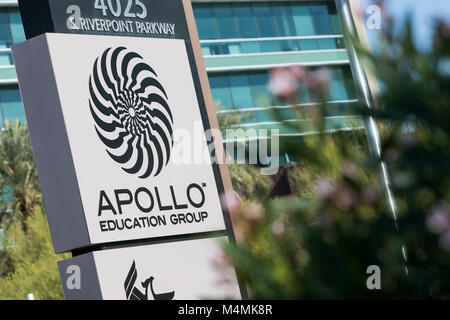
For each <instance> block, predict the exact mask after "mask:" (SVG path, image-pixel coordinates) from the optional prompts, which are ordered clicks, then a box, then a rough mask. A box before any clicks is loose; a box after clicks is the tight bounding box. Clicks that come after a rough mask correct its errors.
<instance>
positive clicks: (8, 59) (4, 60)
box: [0, 50, 14, 66]
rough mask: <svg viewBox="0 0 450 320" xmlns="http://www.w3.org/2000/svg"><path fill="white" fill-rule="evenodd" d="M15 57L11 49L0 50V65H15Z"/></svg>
mask: <svg viewBox="0 0 450 320" xmlns="http://www.w3.org/2000/svg"><path fill="white" fill-rule="evenodd" d="M13 64H14V62H13V58H12V55H11V51H9V50H8V51H3V52H2V51H0V65H1V66H8V65H13Z"/></svg>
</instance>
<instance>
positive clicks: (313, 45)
mask: <svg viewBox="0 0 450 320" xmlns="http://www.w3.org/2000/svg"><path fill="white" fill-rule="evenodd" d="M300 48H301V49H302V50H303V51H305V50H317V49H319V46H318V45H317V41H316V40H315V39H302V40H300Z"/></svg>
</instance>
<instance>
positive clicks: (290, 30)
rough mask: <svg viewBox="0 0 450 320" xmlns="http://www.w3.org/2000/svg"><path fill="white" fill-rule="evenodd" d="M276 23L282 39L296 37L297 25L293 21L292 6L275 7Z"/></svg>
mask: <svg viewBox="0 0 450 320" xmlns="http://www.w3.org/2000/svg"><path fill="white" fill-rule="evenodd" d="M272 8H273V12H274V14H275V21H276V22H277V26H278V32H279V34H280V36H281V37H290V36H296V35H297V32H296V30H295V24H294V20H293V18H292V17H293V13H292V7H291V6H290V5H288V4H287V5H286V4H285V5H273V6H272Z"/></svg>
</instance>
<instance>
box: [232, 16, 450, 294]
mask: <svg viewBox="0 0 450 320" xmlns="http://www.w3.org/2000/svg"><path fill="white" fill-rule="evenodd" d="M449 30H450V27H449V25H448V24H446V23H444V22H442V21H441V22H438V23H437V24H436V32H435V35H434V46H433V48H432V50H431V51H430V52H420V51H419V50H417V49H416V47H415V45H414V42H413V37H412V31H411V27H410V24H407V25H406V27H405V28H404V32H403V33H402V34H400V35H396V34H394V33H393V31H392V30H391V29H388V32H389V33H388V34H387V36H386V48H385V50H384V52H383V53H382V54H379V55H377V56H372V55H371V54H370V53H368V52H364V51H361V52H360V54H361V55H362V56H363V57H364V61H365V63H366V65H368V66H370V67H371V69H372V71H373V72H374V73H375V75H376V76H377V77H378V79H379V81H380V82H381V83H382V85H383V88H384V90H383V92H382V94H381V97H380V101H381V105H382V108H381V109H378V110H367V109H364V108H363V107H358V108H355V112H357V113H358V114H359V115H361V116H368V115H370V116H373V117H375V118H376V119H377V120H378V121H379V122H386V123H387V125H388V130H386V132H384V137H383V146H382V149H383V154H382V159H383V160H384V161H385V162H386V163H387V164H388V165H389V169H390V172H391V177H392V188H393V191H394V196H395V199H396V202H397V206H398V208H397V211H398V212H397V215H398V226H399V229H397V228H396V225H395V223H394V220H393V218H392V215H391V212H390V210H389V209H388V207H387V205H386V200H387V199H386V198H385V197H384V196H383V193H382V192H381V190H380V188H379V186H378V185H377V183H375V179H374V177H375V172H376V168H377V166H378V163H377V162H376V161H374V160H373V159H371V158H370V157H369V150H368V147H367V144H366V143H365V142H364V140H361V139H359V138H355V135H358V134H357V133H355V132H350V133H340V134H337V135H333V137H332V139H330V136H329V135H327V134H325V133H324V131H323V128H324V127H323V117H324V116H326V114H327V105H326V104H322V105H321V106H318V107H317V109H316V112H315V114H314V115H313V116H312V117H311V122H312V123H314V125H315V126H316V129H317V131H318V132H322V134H318V135H314V136H310V137H308V138H307V139H305V141H304V143H302V144H298V143H292V141H291V140H287V141H286V144H285V146H284V147H285V148H286V149H287V150H288V152H290V153H292V154H294V155H295V156H296V158H297V159H300V162H301V166H300V172H299V173H298V181H299V182H300V184H304V185H305V186H306V187H307V188H306V190H305V189H304V191H303V192H302V191H301V194H300V195H299V196H291V197H287V198H282V199H274V200H266V201H263V202H261V203H259V204H256V205H255V204H252V205H251V206H249V205H248V204H245V203H243V204H238V203H236V204H235V206H234V208H233V210H232V212H235V215H236V219H239V220H240V221H241V222H240V224H241V230H244V231H245V232H246V237H247V241H246V243H240V244H237V245H234V244H230V245H227V246H226V247H225V250H226V252H227V253H228V254H229V255H230V257H231V260H232V261H234V263H235V266H236V269H237V271H238V273H239V274H240V275H241V276H242V277H243V279H244V280H245V281H246V283H247V285H248V288H249V291H250V296H251V297H252V298H265V299H287V298H289V299H299V298H301V299H346V298H357V299H395V298H401V299H418V298H428V299H430V298H431V299H450V275H449V273H448V270H449V268H450V153H449V150H450V132H449V130H448V129H449V128H450V72H448V61H449V60H450V31H449ZM286 72H287V73H290V74H291V75H290V77H289V78H290V79H295V81H301V82H304V83H305V84H306V85H307V86H308V87H309V89H310V91H311V92H312V93H313V94H316V96H318V97H320V96H321V92H323V90H321V87H322V86H323V85H326V81H323V79H318V78H317V77H315V76H314V74H311V73H310V72H308V70H305V69H302V68H297V67H292V68H288V69H284V70H283V73H284V74H286ZM276 77H277V75H274V78H275V81H276ZM273 87H275V88H277V89H280V86H276V85H275V86H273ZM289 87H295V84H294V85H290V86H289ZM279 93H283V92H282V90H281V91H280V92H279ZM280 97H281V98H289V95H285V96H283V95H282V94H280ZM291 98H292V97H291ZM285 125H287V126H295V125H296V124H295V123H294V122H292V123H286V124H285ZM297 129H299V128H297ZM358 141H359V142H358ZM324 147H326V148H327V149H328V150H327V152H328V153H329V154H328V155H326V156H323V152H324ZM405 258H406V259H405ZM405 260H406V262H405ZM370 266H375V267H379V268H380V272H381V289H380V290H370V288H369V287H368V286H367V283H368V280H369V278H370V277H371V276H372V274H370V272H369V273H368V272H367V270H372V269H369V267H370ZM374 287H377V286H374Z"/></svg>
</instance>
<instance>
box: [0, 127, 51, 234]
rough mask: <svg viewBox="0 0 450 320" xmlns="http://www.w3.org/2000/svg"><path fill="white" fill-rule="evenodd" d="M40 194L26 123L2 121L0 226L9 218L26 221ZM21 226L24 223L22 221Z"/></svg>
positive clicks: (9, 219)
mask: <svg viewBox="0 0 450 320" xmlns="http://www.w3.org/2000/svg"><path fill="white" fill-rule="evenodd" d="M36 205H40V206H42V195H41V191H40V186H39V180H38V175H37V170H36V167H35V164H34V158H33V150H32V148H31V142H30V137H29V135H28V129H27V126H25V125H21V124H20V123H19V121H15V122H8V121H6V122H4V124H3V128H2V130H1V131H0V225H1V226H2V227H3V228H6V227H7V225H8V223H9V222H10V221H11V219H12V218H13V217H18V218H19V219H21V220H23V221H24V220H26V218H27V217H29V216H31V215H32V214H33V212H34V211H33V210H34V207H35V206H36ZM23 226H25V224H23Z"/></svg>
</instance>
